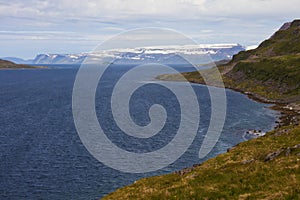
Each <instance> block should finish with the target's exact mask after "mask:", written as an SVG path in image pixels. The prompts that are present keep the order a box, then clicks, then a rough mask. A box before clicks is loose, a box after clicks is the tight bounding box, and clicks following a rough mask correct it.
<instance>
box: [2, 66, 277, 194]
mask: <svg viewBox="0 0 300 200" xmlns="http://www.w3.org/2000/svg"><path fill="white" fill-rule="evenodd" d="M129 68H130V67H128V66H127V67H126V66H116V67H112V68H111V69H110V70H108V71H107V72H106V76H105V77H106V78H105V80H104V81H103V84H102V86H100V85H99V87H98V88H97V95H96V100H95V101H96V111H97V115H98V119H99V121H100V122H101V123H100V124H101V126H103V127H104V128H103V129H104V130H105V132H106V134H107V136H108V138H109V139H110V140H112V141H113V142H114V143H115V144H117V145H118V146H119V147H121V148H124V149H126V150H128V151H133V152H150V151H153V150H156V149H159V148H161V147H163V146H164V145H166V144H167V143H168V142H169V141H170V139H171V138H172V137H174V134H176V129H177V128H178V122H179V119H180V113H178V110H179V109H178V106H179V105H178V102H177V101H176V97H175V96H174V95H172V93H171V92H170V91H169V90H166V89H165V88H163V87H161V86H158V85H156V84H155V83H156V82H155V81H153V80H145V85H144V86H143V88H140V89H139V90H138V91H136V93H134V95H133V96H132V100H131V102H130V105H131V108H130V109H131V110H130V111H131V114H132V117H133V118H134V120H135V121H136V123H137V124H139V125H147V123H149V116H148V114H147V113H148V110H147V109H149V106H150V105H152V104H154V103H160V104H161V105H163V106H164V107H165V109H166V110H167V112H168V120H167V123H166V125H165V127H164V128H163V130H162V131H161V133H160V134H158V135H157V136H155V137H153V138H150V139H147V140H143V139H134V138H132V137H129V136H128V135H126V134H124V133H122V131H121V130H120V129H118V127H117V126H116V124H115V122H114V121H113V118H112V116H111V115H110V114H109V113H110V112H111V109H110V106H109V104H107V103H108V102H106V100H105V98H104V97H107V96H110V95H111V91H112V89H113V86H114V84H115V82H116V81H117V80H118V79H119V78H120V77H121V76H122V74H123V73H125V72H126V71H127V70H128V69H129ZM175 68H176V67H175ZM177 69H178V70H179V71H188V70H191V68H184V67H177ZM77 70H78V68H77V67H63V66H59V67H56V68H55V67H54V68H50V69H33V70H2V71H0V102H1V104H0V122H1V123H0V155H1V156H0V157H1V160H0V198H1V199H97V198H98V199H99V198H101V197H102V196H104V195H105V194H108V193H109V192H112V191H114V190H115V189H117V188H119V187H121V186H125V185H127V184H130V183H133V182H134V181H135V180H137V179H140V178H142V177H146V176H152V175H158V174H163V173H170V172H173V171H175V170H179V169H182V168H185V167H189V166H192V165H193V164H195V163H200V162H202V161H203V160H205V159H208V158H210V157H213V156H215V155H217V154H220V153H223V152H225V151H226V149H227V148H230V147H232V146H233V145H235V144H237V143H239V142H242V141H244V140H245V134H244V133H245V132H246V131H247V130H249V129H261V130H263V131H267V130H270V129H271V128H272V127H273V126H274V123H275V120H276V115H277V114H278V113H276V112H275V111H272V110H270V109H269V108H268V106H269V105H266V104H261V103H257V102H254V101H252V100H250V99H248V98H247V97H246V96H245V95H242V94H240V93H237V92H234V91H231V90H226V93H227V106H228V107H227V117H226V121H225V127H224V130H223V132H222V135H221V138H220V140H219V142H218V143H217V145H216V146H215V147H214V149H213V151H212V152H211V153H210V154H209V155H208V156H207V157H206V158H205V159H203V160H200V159H199V158H198V152H199V148H200V146H201V143H202V141H203V138H204V135H205V133H206V130H207V128H208V125H209V120H210V97H209V95H208V91H207V88H206V87H205V86H202V85H197V84H193V88H194V90H195V92H196V94H197V98H198V99H199V102H200V110H201V114H200V115H201V118H200V119H201V120H200V124H199V130H198V134H197V136H196V138H195V140H194V142H193V144H192V145H191V146H190V148H189V149H188V151H187V152H186V153H185V154H184V155H183V156H182V157H181V158H180V159H178V160H177V161H176V162H175V163H173V164H172V165H170V166H168V167H166V168H164V169H161V170H159V171H156V172H152V173H146V174H129V173H122V172H119V171H117V170H114V169H111V168H109V167H106V166H105V165H103V164H102V163H101V162H99V161H97V160H96V159H95V158H93V156H91V155H90V154H89V153H88V151H87V150H86V148H85V147H84V146H83V144H82V143H81V141H80V139H79V136H78V134H77V132H76V129H75V126H74V121H73V116H72V89H73V84H74V80H75V76H76V72H77ZM174 84H178V85H179V86H180V84H182V83H180V82H174ZM182 89H183V90H184V87H182Z"/></svg>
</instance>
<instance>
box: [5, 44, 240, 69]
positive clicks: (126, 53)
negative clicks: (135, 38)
mask: <svg viewBox="0 0 300 200" xmlns="http://www.w3.org/2000/svg"><path fill="white" fill-rule="evenodd" d="M243 50H245V48H244V47H243V46H241V45H240V44H207V45H183V46H176V45H174V46H153V47H139V48H126V49H112V50H103V51H97V52H92V53H78V54H39V55H37V56H36V57H35V58H34V59H30V60H23V59H20V58H14V57H5V58H3V59H5V60H9V61H12V62H15V63H18V64H81V63H82V62H83V61H84V60H85V59H86V58H89V59H88V60H89V61H92V62H96V63H99V62H100V63H107V62H109V63H111V62H114V63H116V64H143V63H150V62H157V63H164V64H185V63H186V61H185V60H184V59H183V58H185V59H186V58H187V59H188V60H189V61H190V60H191V61H192V62H193V64H203V63H204V62H207V60H206V61H204V60H203V55H204V56H210V58H211V60H212V61H217V60H225V59H227V60H228V59H231V58H232V56H233V55H234V54H237V53H238V52H240V51H243Z"/></svg>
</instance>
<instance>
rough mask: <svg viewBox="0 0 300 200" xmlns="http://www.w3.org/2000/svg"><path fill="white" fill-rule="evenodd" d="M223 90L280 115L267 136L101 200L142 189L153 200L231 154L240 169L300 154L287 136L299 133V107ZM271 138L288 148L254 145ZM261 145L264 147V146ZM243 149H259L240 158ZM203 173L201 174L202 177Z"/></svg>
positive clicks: (130, 197)
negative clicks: (263, 105)
mask: <svg viewBox="0 0 300 200" xmlns="http://www.w3.org/2000/svg"><path fill="white" fill-rule="evenodd" d="M156 79H157V78H156ZM158 80H162V79H158ZM163 81H182V80H163ZM189 82H191V83H195V84H202V83H199V82H196V81H189ZM202 85H203V84H202ZM204 85H205V84H204ZM225 88H226V89H230V90H233V91H236V92H239V93H241V94H244V95H246V96H247V97H248V98H249V99H251V100H253V101H256V102H259V103H266V104H273V105H271V106H270V107H269V109H272V110H275V111H278V112H279V113H280V115H279V117H278V121H276V122H275V125H274V127H273V129H271V130H270V131H268V132H267V133H266V135H264V136H260V137H257V138H254V139H250V140H247V141H244V142H241V143H238V144H237V145H235V146H233V147H231V148H229V149H227V153H222V154H219V155H217V156H216V157H214V158H211V159H209V160H207V161H204V162H202V163H200V164H194V165H193V166H191V167H187V168H184V169H181V170H179V171H175V172H173V173H171V174H165V175H162V176H158V177H157V176H154V177H148V178H144V179H141V180H138V181H136V182H135V183H134V184H132V185H128V186H125V187H122V188H119V189H117V190H116V191H114V192H113V193H110V194H108V195H106V196H104V199H139V198H140V197H137V196H136V195H138V194H139V193H140V192H141V189H142V191H144V190H145V188H146V190H149V191H151V192H148V191H147V192H146V193H147V194H145V199H148V198H149V197H150V199H152V198H153V196H154V197H155V198H156V197H158V196H159V197H161V196H162V197H165V196H168V195H169V194H165V193H164V192H163V191H164V190H166V188H165V187H168V186H170V188H173V187H174V184H178V182H179V183H182V180H183V179H188V180H189V179H194V176H195V174H201V173H204V172H203V171H206V170H208V169H209V170H211V171H214V170H216V168H217V167H216V166H218V165H219V164H217V165H216V164H214V162H217V163H219V162H220V161H218V160H220V158H226V157H230V158H231V157H232V154H234V157H236V156H237V155H239V156H240V157H241V160H239V161H238V163H239V164H240V165H243V166H245V165H246V166H245V167H246V168H247V167H248V166H247V165H256V164H258V163H263V164H268V165H269V164H272V163H270V161H273V160H274V159H275V158H277V157H279V156H282V152H285V156H286V158H289V156H290V154H291V153H290V152H294V153H295V150H294V149H296V153H295V155H296V156H299V155H300V153H298V154H297V151H298V150H297V148H300V144H298V142H299V141H298V142H297V140H296V141H293V142H292V143H295V142H296V143H297V144H293V145H290V144H291V141H290V139H289V137H292V136H290V133H293V134H294V132H298V131H299V127H298V125H299V119H300V106H295V107H291V105H290V104H289V103H283V102H279V101H275V100H271V99H267V98H265V97H261V96H259V95H258V94H254V93H251V92H248V91H243V90H240V89H238V88H233V87H226V85H225ZM270 137H271V138H272V137H277V138H280V139H282V138H284V139H286V140H287V141H288V142H287V144H288V145H289V146H287V144H276V145H275V144H274V146H275V147H273V143H270V144H269V146H268V145H267V147H264V148H262V149H261V147H260V146H259V145H257V144H259V143H262V144H263V143H266V141H267V142H269V141H268V140H270ZM285 137H286V138H285ZM293 137H294V136H293ZM297 137H298V136H297ZM262 141H264V142H262ZM249 144H250V145H249ZM263 145H265V144H263ZM245 146H247V148H246V151H249V149H253V150H252V151H257V150H258V151H259V152H258V153H257V152H255V153H253V152H251V151H250V152H251V153H249V155H246V156H244V157H242V156H241V155H240V154H241V152H243V151H244V150H245V149H243V148H245ZM278 146H281V148H279V149H278ZM241 148H242V150H241ZM291 149H292V150H291ZM268 152H269V153H268ZM266 153H267V154H266ZM256 154H261V155H259V157H258V158H257V157H255V156H254V155H256ZM227 160H228V158H227V159H225V161H224V162H226V161H227ZM297 160H298V159H297ZM268 162H269V163H268ZM211 163H213V164H211ZM276 164H277V163H276ZM226 165H231V162H229V164H228V163H226V164H223V166H224V167H221V168H220V169H219V170H217V171H216V172H215V173H219V171H222V170H223V169H224V168H226V167H225V166H226ZM277 165H279V166H280V164H277ZM207 166H208V167H207ZM297 166H298V165H297ZM227 167H228V166H227ZM272 167H273V166H272V165H271V169H272ZM243 168H244V167H243ZM247 169H248V168H247ZM199 170H200V171H199ZM209 172H210V171H209ZM231 173H232V174H231V176H232V175H233V176H237V177H238V176H241V174H239V175H235V172H231ZM246 173H247V172H243V173H242V174H246ZM251 173H252V171H251ZM204 174H206V173H204ZM204 174H202V176H203V175H204ZM213 174H214V173H213ZM275 175H276V174H275ZM173 176H175V177H173ZM248 176H249V175H246V177H248ZM250 176H251V175H250ZM169 177H172V179H174V180H173V181H171V180H172V179H171V180H168V179H169ZM191 177H193V178H191ZM253 177H254V179H255V176H251V178H252V179H253ZM155 180H156V181H155ZM158 181H162V182H167V185H166V186H165V187H162V186H161V185H160V184H159V183H157V182H158ZM201 181H202V180H201ZM218 181H219V180H218ZM199 184H200V183H199ZM283 184H284V183H283ZM172 185H173V186H172ZM161 187H162V188H161ZM178 187H179V186H178ZM181 187H183V191H185V190H186V187H188V186H187V185H185V186H181ZM159 188H160V189H159ZM208 190H210V188H208ZM222 190H224V189H222ZM138 191H139V192H138ZM203 192H206V190H204V191H203ZM128 193H129V194H128ZM176 193H177V194H178V192H176ZM200 193H201V192H200ZM143 195H144V194H143ZM198 195H199V194H198ZM215 195H216V194H215ZM274 195H275V196H276V195H277V194H274ZM124 196H125V198H123V197H124ZM183 197H184V198H186V196H183ZM202 197H203V196H202V194H200V198H202ZM176 198H177V197H176ZM180 198H181V197H180ZM180 198H179V199H180ZM225 199H226V198H225Z"/></svg>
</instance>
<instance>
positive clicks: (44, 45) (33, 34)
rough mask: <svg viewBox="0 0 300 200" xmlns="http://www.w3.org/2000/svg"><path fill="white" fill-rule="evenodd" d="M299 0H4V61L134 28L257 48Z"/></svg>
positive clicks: (0, 39) (71, 49) (0, 33)
mask: <svg viewBox="0 0 300 200" xmlns="http://www.w3.org/2000/svg"><path fill="white" fill-rule="evenodd" d="M299 8H300V1H299V0H285V1H282V0H89V1H87V0H51V1H50V0H48V1H47V0H9V1H7V0H0V20H1V23H0V44H1V48H0V57H6V56H16V57H21V58H33V57H35V55H36V54H39V53H79V52H88V51H91V50H93V49H94V47H95V46H96V45H97V44H99V43H100V42H102V41H105V40H106V39H109V38H111V37H112V36H114V35H116V34H118V33H120V32H122V31H126V30H129V29H134V28H143V27H163V28H170V29H174V30H176V31H179V32H181V33H183V34H185V35H186V36H188V37H191V38H192V39H194V40H195V41H197V42H198V43H240V44H242V45H244V46H250V45H256V44H258V43H260V42H261V41H262V40H264V39H266V38H268V37H269V36H270V35H272V33H273V32H274V31H276V30H277V29H278V28H279V27H280V26H281V25H282V24H283V23H284V22H287V21H292V20H293V19H296V18H300V17H299V15H300V13H299Z"/></svg>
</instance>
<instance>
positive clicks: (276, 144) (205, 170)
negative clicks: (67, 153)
mask: <svg viewBox="0 0 300 200" xmlns="http://www.w3.org/2000/svg"><path fill="white" fill-rule="evenodd" d="M214 70H216V68H214V69H210V70H206V71H204V73H207V74H210V73H211V74H212V72H213V71H214ZM218 70H219V71H220V72H221V74H222V77H223V80H224V84H225V86H226V87H228V88H232V89H235V90H238V91H241V92H244V93H247V94H250V95H251V96H252V97H253V98H256V99H259V100H262V101H267V102H275V103H277V106H276V107H277V108H279V109H280V110H281V111H282V112H283V113H284V118H283V119H284V121H285V123H283V124H281V126H280V128H277V129H275V130H274V131H271V132H269V133H267V134H266V135H265V136H263V137H260V138H257V139H253V140H250V141H247V142H243V143H240V144H239V145H237V146H236V147H234V148H232V149H231V150H229V151H228V152H227V153H225V154H222V155H219V156H217V157H216V158H213V159H210V160H208V161H206V162H204V163H203V164H201V165H195V166H194V167H192V168H190V169H184V170H182V171H179V172H175V173H173V174H168V175H163V176H157V177H150V178H145V179H141V180H139V181H137V182H135V183H134V184H132V185H130V186H127V187H124V188H121V189H119V190H117V191H116V192H114V193H112V194H109V195H108V196H106V197H105V198H104V199H291V200H292V199H300V168H299V167H300V126H299V118H300V116H299V115H300V20H295V21H293V22H292V23H289V24H285V25H284V26H283V27H282V28H281V29H280V30H279V31H277V32H276V33H275V34H274V35H273V36H272V37H271V38H270V39H268V40H266V41H264V42H262V43H261V44H260V45H259V47H258V48H257V49H254V50H251V51H243V52H240V53H239V54H237V55H235V56H234V57H233V59H232V60H231V61H230V62H229V63H227V64H224V65H219V66H218ZM183 75H184V76H185V78H186V79H187V80H189V81H190V82H195V83H204V80H203V78H202V77H201V76H200V74H199V72H188V73H183ZM211 77H212V78H214V77H213V76H211ZM157 78H158V79H161V80H172V81H174V80H179V81H181V79H180V76H179V75H178V74H171V75H170V74H165V75H160V76H158V77H157Z"/></svg>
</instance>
